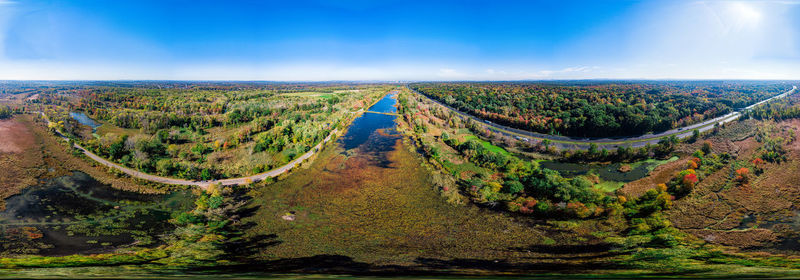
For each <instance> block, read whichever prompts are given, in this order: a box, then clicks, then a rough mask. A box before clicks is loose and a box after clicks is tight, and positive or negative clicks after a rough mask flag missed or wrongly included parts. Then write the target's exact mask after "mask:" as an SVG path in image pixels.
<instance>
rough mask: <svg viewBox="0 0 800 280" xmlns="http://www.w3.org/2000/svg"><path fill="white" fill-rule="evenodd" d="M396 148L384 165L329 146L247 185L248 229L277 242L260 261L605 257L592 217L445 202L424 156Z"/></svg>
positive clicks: (406, 262) (568, 260)
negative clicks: (541, 216)
mask: <svg viewBox="0 0 800 280" xmlns="http://www.w3.org/2000/svg"><path fill="white" fill-rule="evenodd" d="M403 145H405V144H402V141H398V143H397V144H396V146H395V150H394V151H392V152H388V154H387V160H388V161H389V163H388V164H387V165H384V166H381V164H376V162H375V160H376V158H373V157H372V156H371V155H369V154H363V153H355V154H354V155H350V156H348V155H345V154H343V153H341V152H342V151H341V149H339V148H333V147H331V148H329V149H327V150H324V151H323V152H322V153H321V154H320V155H319V158H318V159H317V160H316V161H314V163H312V165H311V166H310V167H309V168H308V169H303V170H300V171H297V172H293V173H292V174H290V176H288V177H286V178H285V179H283V180H281V181H278V182H275V183H273V184H269V185H264V186H259V187H256V188H254V190H253V191H252V193H251V194H252V196H253V197H254V199H253V203H252V205H258V207H259V208H258V210H257V211H256V213H255V215H254V216H253V217H251V218H248V219H246V221H249V222H254V224H255V226H254V227H253V228H252V229H250V230H249V232H250V234H251V235H267V236H271V237H272V238H273V239H272V241H274V242H275V243H273V244H272V245H271V246H269V247H266V248H263V249H262V251H261V256H260V258H262V259H264V260H272V259H292V258H303V257H313V256H338V257H341V258H340V259H352V260H353V261H356V262H361V263H365V264H369V265H378V266H385V265H399V266H403V267H418V268H421V269H425V268H431V267H430V266H431V265H432V263H437V264H440V265H442V266H444V267H449V266H452V265H454V263H453V262H454V261H453V260H460V261H459V262H461V263H464V264H469V263H473V264H478V263H491V262H493V260H501V261H502V262H504V263H506V262H508V263H519V262H522V263H529V262H531V260H532V259H535V260H536V261H535V262H536V263H539V264H551V265H555V264H560V265H563V266H564V267H569V266H570V265H576V264H581V263H587V262H598V261H603V260H607V258H606V257H608V255H607V252H606V251H598V250H596V249H593V248H594V247H593V246H595V245H592V244H597V243H598V242H599V240H597V238H594V237H593V236H592V235H590V233H592V232H596V231H597V230H598V229H597V228H593V227H597V224H596V223H584V224H581V225H578V224H569V223H565V224H561V225H559V226H561V227H569V230H566V229H565V230H555V229H553V228H552V226H547V225H545V224H539V223H537V222H535V221H533V220H532V219H529V218H521V217H515V216H512V215H508V214H504V213H502V212H496V211H491V210H487V209H482V208H479V207H477V206H475V205H473V204H467V205H451V204H448V203H447V202H445V200H444V198H442V197H441V196H440V195H439V194H438V193H437V191H436V190H434V189H433V187H432V183H431V182H430V180H431V178H430V175H429V174H430V173H429V170H428V169H427V168H426V167H425V166H424V165H423V164H421V159H419V158H418V157H417V156H416V155H415V154H413V153H412V152H411V151H409V150H408V149H407V148H406V147H405V146H403ZM347 154H353V153H347ZM286 215H293V217H294V220H292V221H287V220H285V219H284V216H286ZM273 234H274V235H273ZM570 244H581V245H570ZM587 244H588V245H587ZM582 248H583V249H582ZM584 249H585V250H584Z"/></svg>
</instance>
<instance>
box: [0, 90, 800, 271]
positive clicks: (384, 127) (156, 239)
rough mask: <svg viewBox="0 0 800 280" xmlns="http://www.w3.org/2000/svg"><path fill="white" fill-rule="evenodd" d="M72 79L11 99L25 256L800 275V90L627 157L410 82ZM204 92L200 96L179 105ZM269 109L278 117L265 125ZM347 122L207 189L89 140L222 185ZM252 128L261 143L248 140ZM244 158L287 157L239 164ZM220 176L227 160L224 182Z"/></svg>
mask: <svg viewBox="0 0 800 280" xmlns="http://www.w3.org/2000/svg"><path fill="white" fill-rule="evenodd" d="M155 85H161V86H162V89H158V87H157V86H155ZM166 85H169V87H166ZM425 85H431V86H434V85H435V86H437V87H438V86H439V85H436V84H432V83H428V84H425ZM542 86H543V87H554V85H552V84H544V85H542ZM581 86H583V87H590V85H581ZM607 86H609V85H607V84H605V83H603V84H601V85H599V86H598V87H599V88H603V87H607ZM651 86H652V85H650V84H645V85H641V87H643V88H648V87H651ZM706 86H708V87H713V85H706ZM752 86H753V87H755V85H752ZM65 87H66V88H58V89H55V90H52V91H48V90H36V91H24V90H19V91H20V92H22V93H15V94H12V95H10V96H11V97H14V98H8V99H6V100H8V101H6V103H7V104H8V106H9V108H17V109H14V112H15V114H14V115H13V116H12V117H11V118H10V119H8V120H3V121H2V123H0V124H2V125H3V126H2V127H0V128H4V129H8V130H7V131H12V132H13V133H14V134H13V137H8V136H5V137H4V136H2V135H0V140H2V141H3V143H2V145H0V147H3V148H4V150H2V151H0V152H2V153H0V156H2V159H3V161H2V162H0V164H4V165H7V167H8V169H6V170H3V171H2V172H5V173H6V174H9V175H11V176H12V177H14V178H15V179H14V180H10V181H9V180H8V179H5V180H7V182H9V183H8V184H6V185H3V194H4V205H5V208H4V210H2V212H0V229H2V234H0V246H2V247H0V248H2V249H3V250H2V253H0V266H2V267H3V268H5V269H11V268H15V269H20V268H26V269H28V270H17V271H18V272H20V271H27V272H26V273H29V274H28V275H32V274H30V273H34V274H35V273H46V270H36V269H35V268H40V269H41V268H46V267H51V268H56V267H75V266H78V267H92V266H97V265H104V266H108V265H122V264H125V265H127V267H129V268H135V269H136V270H135V271H139V272H142V273H145V275H149V274H148V273H159V271H161V272H167V273H169V271H171V272H181V271H183V272H188V271H198V272H203V273H220V275H242V274H240V273H243V272H247V273H254V274H253V275H265V274H261V273H265V272H268V273H276V272H279V273H344V274H354V273H367V274H387V273H409V274H410V273H413V274H458V275H466V274H496V273H503V274H505V273H511V274H522V275H526V274H533V273H576V272H580V273H589V274H595V275H606V276H626V275H627V276H644V275H658V274H662V273H675V274H678V275H695V276H713V275H718V273H723V274H724V273H736V274H741V273H747V274H748V275H753V276H770V275H797V273H798V272H797V270H798V269H800V259H799V258H798V253H797V252H798V250H799V249H798V246H797V244H798V237H797V236H798V230H800V227H798V222H797V221H798V220H800V215H798V212H797V211H795V209H796V208H797V203H800V201H798V200H797V197H798V196H797V194H798V191H797V188H796V187H797V186H795V185H793V184H790V183H787V182H795V181H800V178H794V177H796V176H794V177H793V175H791V174H794V173H785V172H782V170H795V169H797V168H798V166H796V165H797V164H798V161H797V159H798V157H800V154H798V153H799V152H800V150H798V145H796V143H797V142H796V140H795V139H796V136H795V135H796V133H797V130H800V121H798V120H797V119H795V118H794V116H795V114H794V113H792V112H794V111H796V108H795V107H796V106H797V105H796V104H797V102H798V100H800V99H799V98H798V97H797V95H793V96H790V97H789V98H785V99H780V100H775V101H771V102H770V103H767V104H765V105H764V106H763V107H757V108H758V109H756V110H754V111H753V112H752V113H747V114H745V115H744V116H745V117H744V118H745V119H743V120H741V121H738V122H732V123H728V124H725V125H722V126H719V127H716V128H715V129H713V130H710V131H708V132H705V133H699V134H698V135H696V136H694V137H691V138H687V139H683V140H681V139H677V138H674V137H673V138H668V139H664V140H663V141H662V142H661V143H659V144H658V145H652V146H650V145H648V146H647V147H642V148H628V147H622V148H620V149H617V150H613V151H608V150H598V149H596V148H594V149H592V148H591V147H590V149H588V150H559V149H556V148H554V147H552V146H547V145H546V144H544V143H532V142H531V141H527V139H522V138H520V137H511V136H509V135H504V134H499V133H493V132H492V131H491V130H489V129H487V127H486V126H485V124H483V123H480V122H474V121H471V120H469V119H465V118H460V117H458V116H457V115H456V113H455V112H453V111H450V110H448V109H447V108H446V107H443V106H440V105H438V104H437V103H434V102H431V101H430V100H428V99H426V98H424V97H422V96H419V95H417V94H415V93H414V92H412V91H410V90H408V89H406V88H405V87H404V86H403V85H396V84H375V85H364V84H268V85H262V84H258V83H253V84H244V85H238V86H232V85H228V84H225V83H218V84H205V83H187V84H181V83H166V82H165V83H163V84H159V83H155V82H154V83H143V84H132V85H129V86H125V87H122V86H120V85H114V84H111V85H107V84H103V85H97V84H91V83H89V84H83V85H81V84H76V85H69V86H65ZM441 87H446V86H445V85H441ZM564 87H567V86H564ZM631 87H635V86H631ZM764 87H765V89H763V90H764V91H765V92H767V91H770V90H772V85H764ZM20 88H24V87H23V86H20ZM34 94H38V96H37V98H36V99H30V98H29V97H30V96H32V95H34ZM18 95H22V97H20V96H18ZM765 96H767V95H765ZM187 97H191V98H195V99H190V100H194V101H191V102H177V100H179V99H180V98H187ZM252 99H257V101H254V100H252ZM332 99H339V100H338V101H331V100H332ZM242 102H243V103H242ZM142 104H148V105H146V106H145V105H142ZM170 106H172V107H170ZM162 107H163V108H162ZM92 108H94V109H92ZM159 110H175V112H178V113H175V118H174V119H173V118H172V115H157V114H155V113H154V112H156V111H159ZM260 110H266V111H260ZM273 110H274V111H273ZM267 111H269V112H268V113H265V112H267ZM26 112H28V113H26ZM34 112H45V115H46V116H47V117H48V118H50V119H52V120H54V121H55V122H54V123H55V124H56V125H57V126H58V127H53V126H52V124H53V123H50V124H51V125H50V126H49V127H48V125H47V123H46V122H45V120H44V119H43V117H42V116H41V115H40V114H38V113H34ZM198 112H199V113H198ZM233 112H238V113H233ZM276 112H278V113H276ZM769 114H772V115H774V116H772V117H768V115H769ZM237 116H238V117H237ZM306 117H308V119H306ZM123 120H124V121H123ZM234 120H236V121H234ZM262 121H267V123H270V124H271V125H270V126H269V127H267V128H264V129H262V130H259V129H256V127H257V126H258V125H259V124H260V122H262ZM173 122H175V123H173ZM143 125H144V126H143ZM150 125H154V126H155V127H153V128H149V126H150ZM332 128H340V129H342V131H343V132H342V134H341V135H339V136H337V137H336V138H335V141H331V142H330V143H328V144H326V145H324V146H322V149H321V150H320V151H319V152H318V153H317V154H316V155H315V156H314V157H313V158H312V159H311V160H310V161H309V162H307V163H304V164H303V165H301V167H300V168H299V169H293V170H292V171H291V172H289V173H288V174H283V175H280V176H278V177H276V178H275V179H268V180H264V181H261V182H250V183H248V184H247V185H242V186H220V185H209V186H207V187H206V188H205V189H194V190H192V189H187V188H185V187H179V186H165V185H160V184H155V183H148V182H144V181H142V180H139V179H133V178H129V177H127V176H125V175H122V174H121V173H119V172H116V171H114V169H113V168H106V167H103V166H101V165H97V164H94V163H93V161H92V160H91V159H90V158H87V157H84V156H82V154H81V153H78V152H76V150H74V149H73V148H72V147H70V146H69V145H68V144H69V143H80V144H83V145H86V146H88V147H90V148H92V149H93V150H94V151H96V152H97V153H98V154H101V155H103V156H105V157H107V158H109V159H113V160H115V161H117V162H119V163H123V164H126V165H127V166H130V167H134V168H137V169H138V170H141V171H145V172H148V173H152V174H159V175H165V176H174V177H184V178H191V179H211V178H221V177H230V176H239V175H243V174H252V173H254V172H260V171H263V169H262V168H274V167H277V166H280V165H281V164H283V163H286V162H287V160H289V159H291V158H292V156H286V155H287V153H291V152H287V151H289V150H292V151H294V152H297V153H299V152H301V151H302V149H300V150H297V147H300V146H302V145H313V144H314V143H316V142H318V141H319V140H320V139H321V138H319V137H320V135H324V134H325V133H328V132H330V130H331V129H332ZM254 129H255V130H258V132H255V133H251V132H252V131H253V130H254ZM54 130H58V131H61V132H63V133H65V134H67V135H68V136H69V138H70V139H71V140H70V142H69V143H68V142H66V141H62V140H61V139H60V138H59V137H57V136H56V135H55V134H54V133H53V131H54ZM241 131H250V132H248V133H246V134H248V135H250V136H251V137H250V138H248V140H247V141H237V139H238V138H237V137H238V136H237V135H239V134H238V133H239V132H241ZM309 131H311V132H314V131H315V132H314V133H310V132H309ZM306 132H309V133H306ZM6 135H11V134H6ZM259 135H261V136H259ZM262 136H263V137H262ZM115 137H116V138H115ZM112 138H113V139H112ZM295 138H296V139H295ZM131 139H134V140H131ZM268 139H271V140H268ZM275 139H283V140H285V141H284V142H283V143H284V146H281V148H280V149H279V148H276V146H274V145H273V144H275V143H277V142H275V141H277V140H275ZM111 140H113V141H111ZM315 141H316V142H315ZM217 142H219V143H221V144H220V145H219V146H218V147H217V146H216V145H215V143H217ZM225 143H227V146H226V145H225ZM232 143H233V144H232ZM199 146H204V147H207V148H206V149H202V151H201V149H199V148H198V149H194V148H195V147H199ZM171 147H172V148H171ZM209 147H210V148H209ZM258 147H263V149H262V148H258ZM173 149H175V151H177V153H176V154H175V155H173V153H172V152H170V151H172V150H173ZM194 150H198V151H199V152H198V153H195V151H194ZM142 153H144V155H142ZM137 154H138V155H137ZM182 154H185V155H183V156H182ZM223 155H224V156H223ZM280 155H284V156H283V160H278V157H279V156H280ZM137 157H138V158H139V159H136V158H137ZM219 157H222V158H224V159H222V160H220V159H219ZM142 159H144V161H142ZM137 160H138V161H137ZM159 162H170V165H171V166H172V167H174V166H176V165H180V164H190V165H192V166H194V168H196V172H199V174H195V175H196V176H188V177H187V175H186V174H183V175H181V173H180V172H184V171H181V170H180V169H175V168H169V171H171V172H173V173H170V172H163V173H162V172H161V171H163V170H161V171H160V170H159ZM237 162H238V163H237ZM241 162H258V163H259V164H261V163H264V162H269V163H270V164H267V166H268V167H259V168H258V170H255V169H251V170H249V171H248V168H243V169H242V168H232V167H230V166H228V165H229V164H234V165H235V164H239V163H241ZM207 169H208V170H211V169H213V170H214V171H213V172H212V171H209V172H212V173H209V174H214V175H213V176H211V175H210V177H203V171H202V170H207ZM226 170H227V171H226ZM175 172H177V173H175ZM226 172H227V173H226ZM26 178H27V179H26ZM761 198H765V199H761ZM53 271H55V270H53ZM131 272H132V271H127V272H124V271H123V273H131Z"/></svg>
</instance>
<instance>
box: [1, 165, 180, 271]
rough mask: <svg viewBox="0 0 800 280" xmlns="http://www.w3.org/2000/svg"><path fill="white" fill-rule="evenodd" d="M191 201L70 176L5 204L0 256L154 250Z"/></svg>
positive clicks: (81, 175) (83, 175)
mask: <svg viewBox="0 0 800 280" xmlns="http://www.w3.org/2000/svg"><path fill="white" fill-rule="evenodd" d="M193 202H194V198H193V196H192V195H191V194H190V193H189V192H176V193H172V194H167V195H149V194H139V193H134V192H128V191H122V190H117V189H113V188H111V187H110V186H108V185H105V184H102V183H100V182H98V181H97V180H95V179H94V178H92V177H91V176H89V175H88V174H86V173H83V172H78V171H76V172H74V173H73V174H72V175H68V176H62V177H58V178H53V179H49V180H47V181H45V182H44V183H42V184H40V185H37V186H31V187H28V188H25V189H24V190H22V192H21V193H20V194H17V195H14V196H11V197H9V198H7V199H6V201H5V204H6V208H5V210H3V211H2V212H0V233H3V234H4V235H5V236H3V235H0V245H3V247H5V248H8V249H7V251H6V252H0V253H11V254H20V253H35V254H40V255H67V254H78V253H81V254H83V253H99V252H107V251H112V250H113V249H115V248H118V247H120V246H126V245H130V244H137V245H157V244H160V243H161V241H160V240H159V237H158V236H159V235H161V234H163V233H166V232H168V231H171V230H172V225H171V224H170V223H168V220H169V219H170V218H171V215H172V213H173V212H174V211H178V210H189V209H191V207H192V203H193ZM15 236H22V237H25V238H22V239H20V238H15ZM30 236H33V237H36V238H28V237H30ZM3 237H5V238H3ZM0 248H2V247H0Z"/></svg>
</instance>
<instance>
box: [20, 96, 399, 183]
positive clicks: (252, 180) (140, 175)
mask: <svg viewBox="0 0 800 280" xmlns="http://www.w3.org/2000/svg"><path fill="white" fill-rule="evenodd" d="M395 93H397V91H391V92H389V93H388V94H395ZM378 100H380V99H378ZM373 105H374V104H373ZM370 107H372V106H370ZM366 112H369V111H365V110H364V109H363V108H362V109H359V110H358V111H355V112H350V113H351V114H355V115H356V117H354V119H355V118H357V117H358V115H360V114H363V113H366ZM35 113H39V114H41V115H42V117H44V119H45V120H46V121H47V124H48V125H49V124H50V123H51V122H50V119H49V118H48V117H47V115H45V114H44V112H35ZM370 113H378V112H370ZM379 114H382V113H379ZM338 132H339V130H338V129H333V130H332V131H331V132H330V133H329V134H328V136H327V137H325V139H323V140H322V141H321V142H319V143H317V145H316V146H314V147H313V148H311V149H310V150H309V151H308V152H306V153H305V154H303V155H301V156H300V157H298V158H296V159H294V160H292V161H290V162H289V163H287V164H285V165H283V166H281V167H278V168H275V169H272V170H270V171H267V172H263V173H259V174H255V175H251V176H246V177H239V178H230V179H220V180H210V181H194V180H185V179H177V178H170V177H162V176H157V175H153V174H148V173H144V172H141V171H137V170H135V169H131V168H128V167H125V166H122V165H119V164H117V163H114V162H111V161H109V160H107V159H105V158H103V157H101V156H98V155H97V154H95V153H92V152H91V151H89V150H87V149H86V148H84V147H83V146H81V145H79V144H78V143H74V144H73V146H74V147H75V148H76V149H78V150H80V151H81V152H82V153H83V154H84V155H86V156H87V157H89V158H91V159H92V160H94V161H96V162H98V163H100V164H102V165H105V166H107V167H111V168H114V169H117V170H119V171H121V172H122V173H125V174H128V176H131V177H133V178H138V179H142V180H147V181H150V182H156V183H161V184H168V185H185V186H197V187H201V188H203V189H206V188H208V186H210V185H213V184H219V185H223V186H230V185H245V184H249V183H255V182H258V181H261V180H264V179H267V178H272V177H277V176H278V175H281V174H283V173H286V172H288V171H289V170H291V169H292V168H294V167H296V166H297V165H299V164H300V163H302V162H303V161H304V160H306V159H308V158H310V157H311V156H313V155H314V154H315V153H317V152H318V151H319V150H320V149H322V147H323V146H324V145H325V143H328V141H330V140H331V137H332V136H333V135H336V133H338ZM56 133H57V134H58V136H59V137H61V138H62V139H64V141H69V138H67V137H66V136H65V135H64V134H63V133H61V131H57V132H56Z"/></svg>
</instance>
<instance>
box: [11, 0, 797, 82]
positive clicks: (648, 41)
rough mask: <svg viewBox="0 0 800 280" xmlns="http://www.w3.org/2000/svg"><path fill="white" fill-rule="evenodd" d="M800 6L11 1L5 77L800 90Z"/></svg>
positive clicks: (733, 3) (771, 3) (785, 3)
mask: <svg viewBox="0 0 800 280" xmlns="http://www.w3.org/2000/svg"><path fill="white" fill-rule="evenodd" d="M798 12H800V2H794V1H777V0H776V1H753V2H748V1H741V2H736V1H646V2H640V1H432V0H428V1H366V0H360V1H275V2H272V1H213V2H212V1H146V0H145V1H99V0H97V1H23V0H0V79H192V80H301V81H303V80H523V79H536V80H546V79H595V78H600V79H606V78H608V79H662V78H667V79H798V78H800V13H798Z"/></svg>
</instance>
